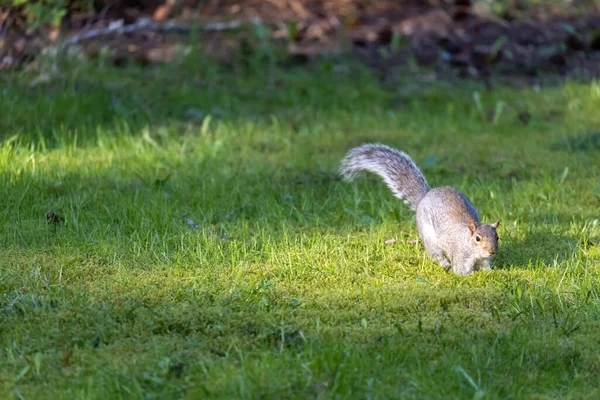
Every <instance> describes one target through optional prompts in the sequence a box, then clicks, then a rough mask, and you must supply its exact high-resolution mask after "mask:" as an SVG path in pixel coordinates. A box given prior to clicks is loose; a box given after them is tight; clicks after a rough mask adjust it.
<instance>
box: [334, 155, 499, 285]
mask: <svg viewBox="0 0 600 400" xmlns="http://www.w3.org/2000/svg"><path fill="white" fill-rule="evenodd" d="M363 170H364V171H369V172H372V173H374V174H376V175H379V176H380V177H381V178H383V180H384V182H385V183H386V184H387V186H388V187H389V188H390V189H391V190H392V192H393V193H394V194H395V195H396V196H397V197H399V198H400V199H403V200H404V201H405V203H407V204H409V205H410V206H411V207H412V209H413V210H415V211H416V217H417V228H418V230H419V236H420V237H421V240H422V241H423V244H424V246H425V249H426V250H427V253H429V254H430V255H431V257H432V258H433V259H434V260H436V261H437V262H439V263H440V265H441V266H442V267H444V268H446V269H450V268H452V269H453V271H454V272H455V273H456V274H460V275H467V274H470V273H472V272H473V271H475V270H477V269H490V268H491V265H492V256H493V254H495V252H496V250H497V247H498V235H497V234H496V229H495V227H494V226H492V225H483V224H480V222H479V215H478V213H477V210H476V209H475V207H474V206H473V204H471V202H470V201H469V199H467V198H466V197H465V196H464V195H463V194H462V193H460V192H459V191H458V190H456V189H454V188H451V187H447V186H445V187H439V188H434V189H430V188H429V185H428V184H427V181H426V180H425V177H424V176H423V174H422V173H421V171H420V170H419V168H418V167H417V166H416V165H415V163H414V162H413V161H412V159H411V158H410V157H409V156H408V155H406V154H405V153H403V152H401V151H398V150H395V149H392V148H390V147H387V146H385V145H382V144H366V145H363V146H360V147H357V148H355V149H352V150H350V152H348V155H347V156H346V157H345V158H344V160H343V161H342V165H341V168H340V172H341V174H342V176H343V177H344V178H345V179H346V180H351V179H353V178H354V177H355V176H356V175H357V174H358V173H359V172H360V171H363ZM469 223H471V226H472V227H473V229H474V231H473V230H472V228H470V227H469ZM495 226H497V225H495ZM477 237H479V238H480V240H479V241H475V239H476V238H477Z"/></svg>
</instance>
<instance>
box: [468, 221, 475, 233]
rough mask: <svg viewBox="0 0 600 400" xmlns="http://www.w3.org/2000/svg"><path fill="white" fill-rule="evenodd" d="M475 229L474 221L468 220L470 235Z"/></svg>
mask: <svg viewBox="0 0 600 400" xmlns="http://www.w3.org/2000/svg"><path fill="white" fill-rule="evenodd" d="M476 229H477V224H476V223H475V221H473V220H470V221H469V230H470V231H471V234H473V233H474V232H475V230H476Z"/></svg>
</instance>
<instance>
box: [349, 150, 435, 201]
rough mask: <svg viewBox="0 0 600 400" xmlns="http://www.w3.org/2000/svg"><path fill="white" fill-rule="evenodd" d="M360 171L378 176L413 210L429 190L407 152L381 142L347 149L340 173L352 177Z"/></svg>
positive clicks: (350, 178)
mask: <svg viewBox="0 0 600 400" xmlns="http://www.w3.org/2000/svg"><path fill="white" fill-rule="evenodd" d="M361 171H369V172H372V173H374V174H376V175H378V176H380V177H381V178H382V179H383V181H384V182H385V183H386V185H387V186H388V187H389V188H390V190H391V191H392V192H393V193H394V195H396V197H398V198H400V199H402V200H404V202H405V203H407V204H408V205H410V206H411V207H412V209H413V210H415V211H416V210H417V207H418V205H419V202H420V201H421V200H422V199H423V198H424V197H425V195H427V192H429V185H428V184H427V180H426V179H425V177H424V176H423V174H422V173H421V171H420V170H419V168H418V167H417V166H416V165H415V163H414V161H413V160H412V159H411V158H410V157H409V156H408V155H407V154H406V153H404V152H402V151H399V150H396V149H393V148H391V147H388V146H385V145H383V144H378V143H374V144H364V145H362V146H359V147H356V148H354V149H352V150H350V151H349V152H348V154H347V155H346V157H345V158H344V160H343V161H342V165H341V167H340V173H341V175H342V176H343V177H344V179H346V180H352V179H353V178H354V177H355V176H356V175H357V174H358V173H359V172H361Z"/></svg>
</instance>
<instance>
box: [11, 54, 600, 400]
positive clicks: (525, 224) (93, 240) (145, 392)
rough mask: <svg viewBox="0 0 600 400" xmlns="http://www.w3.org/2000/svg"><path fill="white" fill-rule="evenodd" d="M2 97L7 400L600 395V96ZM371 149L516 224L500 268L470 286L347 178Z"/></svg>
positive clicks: (148, 88) (211, 80)
mask: <svg viewBox="0 0 600 400" xmlns="http://www.w3.org/2000/svg"><path fill="white" fill-rule="evenodd" d="M0 79H2V81H0V90H1V93H2V96H0V109H1V110H2V118H1V119H0V132H1V133H2V135H3V137H4V144H2V147H1V148H0V152H1V157H0V202H1V203H0V205H1V207H0V220H1V223H2V230H1V232H0V260H1V264H0V397H2V398H10V397H11V396H12V397H14V398H19V399H20V398H23V399H42V398H52V399H79V398H86V399H119V398H124V399H125V398H127V399H142V398H144V399H154V398H161V399H177V398H189V399H201V398H223V399H230V398H248V399H250V398H251V399H257V398H272V399H284V398H298V399H304V398H366V399H383V398H406V399H412V398H414V399H424V398H426V399H448V398H452V399H463V398H478V399H500V398H504V399H517V398H518V399H521V398H532V399H533V398H535V399H548V398H561V399H565V398H572V399H579V398H588V399H589V398H598V397H600V381H599V380H598V376H599V374H600V336H599V335H598V332H600V286H599V282H598V281H599V271H600V268H599V267H600V247H599V244H598V243H599V242H600V226H599V225H600V224H599V222H598V221H599V218H600V215H599V214H600V213H599V212H598V210H599V208H600V207H599V206H600V186H599V183H600V175H599V172H600V171H599V170H600V162H599V161H598V160H599V159H600V158H599V156H600V143H599V141H598V140H597V136H595V133H596V134H597V133H598V127H599V126H600V113H598V109H599V106H600V85H599V84H598V83H588V84H581V83H579V84H578V83H569V84H567V85H566V86H562V87H556V88H547V89H541V90H540V91H534V90H529V89H523V90H508V89H506V90H505V89H500V90H497V91H495V92H493V93H486V92H485V91H482V89H481V87H480V86H479V85H476V84H472V83H463V84H460V85H454V86H452V85H450V84H444V83H438V84H425V83H423V84H420V85H419V87H418V88H417V89H416V90H410V91H409V89H410V88H413V89H414V85H408V84H399V85H398V87H397V88H394V89H393V90H392V89H390V88H387V89H383V88H381V87H380V86H379V84H378V83H377V81H376V80H375V79H374V78H371V77H370V76H369V74H367V73H365V72H364V71H362V72H361V71H360V70H358V69H356V68H354V67H351V68H349V69H346V70H341V71H339V70H337V69H336V68H333V69H332V68H329V67H328V65H327V64H325V65H324V66H323V67H320V66H318V67H315V68H313V69H311V70H288V71H285V70H275V71H271V74H270V75H267V74H266V73H259V72H256V73H252V72H245V71H244V70H241V69H234V70H232V71H228V72H227V71H220V70H218V69H216V68H215V67H214V66H213V65H211V64H209V63H203V62H201V61H198V60H195V61H194V62H190V63H187V64H184V65H181V66H172V67H166V68H162V69H146V70H136V69H134V68H126V69H124V70H118V71H114V70H111V69H106V68H91V67H78V68H75V69H73V70H72V71H70V72H69V73H68V74H66V76H65V77H63V78H62V79H60V80H56V81H53V82H50V83H49V84H47V85H43V86H37V87H35V88H29V87H28V85H27V84H28V80H27V79H26V77H25V76H5V77H4V78H0ZM190 109H194V110H195V111H194V112H190V111H189V110H190ZM494 109H496V110H498V112H497V113H496V117H495V118H494V119H492V121H490V120H489V119H488V117H487V114H488V111H489V110H494ZM524 110H527V111H528V112H529V113H530V114H531V116H532V117H531V120H530V121H529V124H528V125H524V124H523V123H521V122H520V120H519V118H518V115H519V113H520V112H522V111H524ZM200 111H201V112H203V113H206V114H207V115H210V117H208V118H205V119H204V120H203V121H198V120H194V119H193V118H190V115H192V114H198V112H200ZM367 141H379V142H383V143H386V144H388V145H391V146H394V147H397V148H400V149H402V150H404V151H406V152H408V153H409V154H410V155H412V156H413V158H414V159H415V161H416V162H417V164H419V165H420V166H422V167H423V171H424V173H425V175H426V176H427V178H428V180H429V182H430V183H431V184H432V185H434V186H436V185H453V186H455V187H457V188H458V189H459V190H461V191H463V192H464V193H465V194H466V195H467V196H468V197H469V198H470V199H471V200H472V201H473V203H474V204H475V205H476V206H477V207H478V209H479V211H480V215H481V216H482V217H483V219H484V221H491V220H493V219H496V218H499V219H501V221H502V223H501V226H500V228H499V235H500V241H501V242H500V250H499V254H498V256H497V259H496V261H495V270H493V271H488V272H481V273H476V274H474V275H472V276H468V277H460V276H455V275H453V274H451V273H447V272H445V271H444V270H443V269H442V268H441V267H439V266H437V265H435V264H434V263H432V262H431V261H430V260H429V259H428V258H427V257H426V256H425V255H424V251H423V248H422V246H421V245H420V244H417V245H414V244H411V242H410V241H411V240H414V239H417V237H418V236H417V231H416V227H415V224H414V215H413V214H412V213H411V212H410V211H409V210H408V209H407V208H406V207H405V206H404V205H403V204H402V203H401V202H400V201H398V200H396V199H395V198H394V197H393V196H392V195H391V193H390V192H389V191H388V190H387V189H386V188H385V187H384V185H383V184H382V183H381V182H380V181H379V180H378V179H377V178H375V177H373V176H365V177H363V178H362V179H360V180H358V181H357V182H355V183H345V182H341V181H339V180H338V178H337V174H336V169H337V165H338V163H339V161H340V159H341V158H342V157H343V155H344V154H345V152H346V151H347V150H348V149H350V148H351V147H352V146H355V145H358V144H360V143H363V142H367ZM48 210H53V211H54V212H55V213H57V214H59V215H60V216H61V217H62V219H63V223H62V224H58V225H56V224H53V223H50V224H48V223H47V221H46V219H45V214H46V212H47V211H48ZM182 214H186V215H187V216H188V218H191V219H192V220H193V221H195V222H196V223H197V225H198V228H197V229H194V228H193V227H191V226H189V225H188V224H186V223H185V222H184V220H183V218H182ZM390 238H396V239H397V240H398V243H397V244H396V245H386V244H384V241H385V240H386V239H390Z"/></svg>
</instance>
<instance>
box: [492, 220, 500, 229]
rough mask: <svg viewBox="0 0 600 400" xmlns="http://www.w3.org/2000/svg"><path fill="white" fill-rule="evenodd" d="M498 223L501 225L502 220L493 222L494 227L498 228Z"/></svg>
mask: <svg viewBox="0 0 600 400" xmlns="http://www.w3.org/2000/svg"><path fill="white" fill-rule="evenodd" d="M498 225H500V220H497V221H496V222H494V223H493V224H492V228H494V229H496V228H498Z"/></svg>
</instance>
